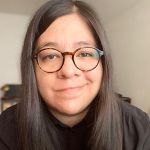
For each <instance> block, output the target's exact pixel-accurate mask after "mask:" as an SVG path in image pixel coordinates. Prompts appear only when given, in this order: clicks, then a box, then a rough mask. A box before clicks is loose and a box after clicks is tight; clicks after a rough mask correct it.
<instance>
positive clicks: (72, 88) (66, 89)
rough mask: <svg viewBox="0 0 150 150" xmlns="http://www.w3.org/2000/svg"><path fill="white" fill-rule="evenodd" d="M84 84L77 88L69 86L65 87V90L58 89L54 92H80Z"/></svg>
mask: <svg viewBox="0 0 150 150" xmlns="http://www.w3.org/2000/svg"><path fill="white" fill-rule="evenodd" d="M85 85H86V84H84V85H79V86H70V87H65V88H60V89H57V90H55V91H56V92H69V91H70V92H71V91H77V90H80V89H82V88H83V87H84V86H85Z"/></svg>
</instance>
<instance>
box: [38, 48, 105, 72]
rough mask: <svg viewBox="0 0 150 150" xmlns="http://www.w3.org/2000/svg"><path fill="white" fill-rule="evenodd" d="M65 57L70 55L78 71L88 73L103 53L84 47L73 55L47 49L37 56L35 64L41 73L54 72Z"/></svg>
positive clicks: (61, 64) (60, 65)
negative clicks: (36, 63)
mask: <svg viewBox="0 0 150 150" xmlns="http://www.w3.org/2000/svg"><path fill="white" fill-rule="evenodd" d="M65 55H72V58H73V62H74V65H75V66H76V67H77V68H78V69H80V70H82V71H89V70H92V69H94V68H95V67H96V66H97V65H98V63H99V60H100V57H101V56H102V55H103V51H100V50H98V49H96V48H92V47H84V48H79V49H77V50H76V51H75V52H74V53H70V52H64V53H61V52H60V51H58V50H56V49H53V48H47V49H44V50H41V51H40V52H39V53H38V54H37V62H38V65H39V67H40V68H41V69H42V70H43V71H45V72H56V71H58V70H60V69H61V67H62V66H63V63H64V60H65Z"/></svg>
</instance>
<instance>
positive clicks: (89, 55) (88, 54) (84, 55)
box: [78, 51, 93, 57]
mask: <svg viewBox="0 0 150 150" xmlns="http://www.w3.org/2000/svg"><path fill="white" fill-rule="evenodd" d="M78 57H93V53H92V52H86V51H85V52H80V53H79V54H78Z"/></svg>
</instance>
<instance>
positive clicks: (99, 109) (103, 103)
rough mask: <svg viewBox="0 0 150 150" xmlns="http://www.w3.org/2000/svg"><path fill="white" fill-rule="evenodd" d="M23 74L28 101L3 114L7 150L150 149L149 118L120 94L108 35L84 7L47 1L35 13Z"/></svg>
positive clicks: (1, 137)
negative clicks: (114, 80)
mask: <svg viewBox="0 0 150 150" xmlns="http://www.w3.org/2000/svg"><path fill="white" fill-rule="evenodd" d="M21 73H22V84H23V93H22V94H23V96H22V101H21V102H20V103H19V104H18V105H17V106H14V107H12V108H10V109H8V110H7V111H5V112H4V113H3V114H2V115H1V118H0V121H1V123H0V149H3V150H17V149H18V150H149V149H150V144H149V142H150V137H149V136H150V122H149V118H148V116H147V115H146V114H145V113H144V112H142V111H141V110H139V109H137V108H135V107H133V106H130V105H129V104H126V103H125V102H122V101H121V100H120V99H119V98H118V97H117V96H116V95H115V94H114V92H113V87H112V71H111V58H110V51H109V48H108V46H107V42H106V38H105V34H104V31H103V29H102V27H101V25H100V23H99V21H98V19H97V17H96V15H95V13H94V12H93V10H92V9H91V8H90V7H89V6H88V5H87V4H85V3H84V2H80V1H71V0H53V1H48V2H47V3H46V4H44V5H43V6H42V7H41V8H40V9H39V10H38V11H37V12H36V14H35V15H34V17H33V19H32V21H31V23H30V25H29V27H28V30H27V33H26V37H25V41H24V46H23V51H22V59H21ZM6 124H7V125H6Z"/></svg>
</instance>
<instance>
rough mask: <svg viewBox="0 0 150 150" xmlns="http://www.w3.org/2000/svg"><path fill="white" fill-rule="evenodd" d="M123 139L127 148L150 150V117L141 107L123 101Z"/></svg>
mask: <svg viewBox="0 0 150 150" xmlns="http://www.w3.org/2000/svg"><path fill="white" fill-rule="evenodd" d="M121 107H122V122H123V140H124V146H125V147H126V148H125V149H128V150H130V149H142V150H148V149H147V148H148V147H150V119H149V117H148V115H147V114H146V113H145V112H144V111H142V110H141V109H139V108H137V107H135V106H132V105H130V104H128V103H127V102H122V104H121Z"/></svg>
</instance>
